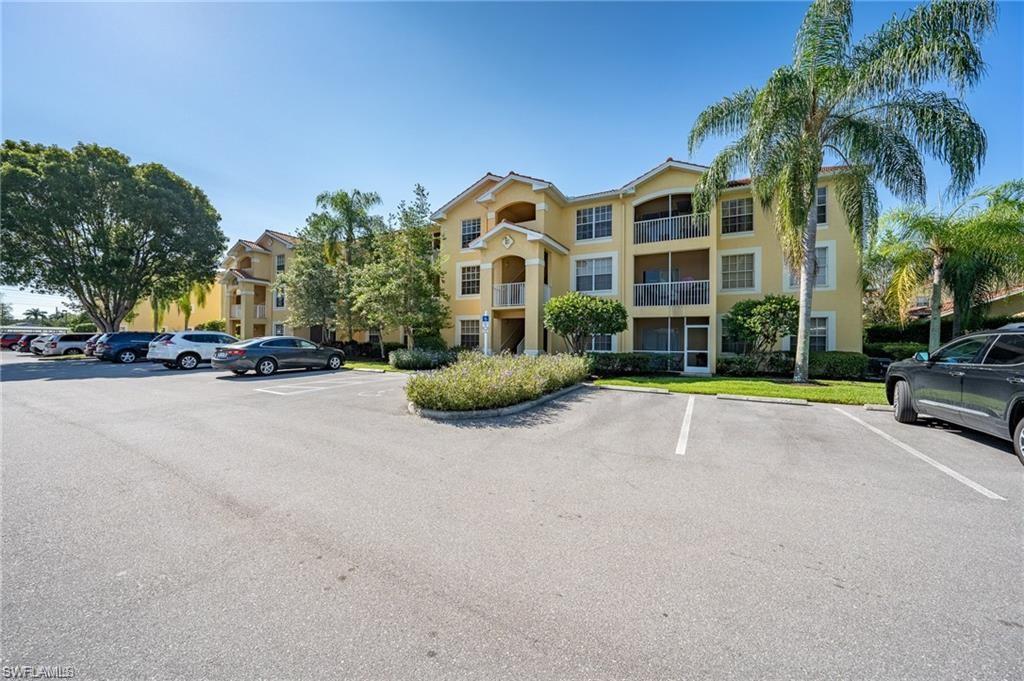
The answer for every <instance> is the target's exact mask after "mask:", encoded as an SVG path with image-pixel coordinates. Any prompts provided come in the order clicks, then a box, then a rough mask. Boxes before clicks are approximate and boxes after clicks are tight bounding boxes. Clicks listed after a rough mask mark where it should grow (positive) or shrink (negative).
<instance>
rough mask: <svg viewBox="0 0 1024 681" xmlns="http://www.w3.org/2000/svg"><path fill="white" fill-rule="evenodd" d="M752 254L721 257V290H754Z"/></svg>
mask: <svg viewBox="0 0 1024 681" xmlns="http://www.w3.org/2000/svg"><path fill="white" fill-rule="evenodd" d="M755 283H756V282H755V277H754V254H753V253H737V254H736V255H723V256H722V290H723V291H744V290H749V289H753V288H755V286H754V285H755Z"/></svg>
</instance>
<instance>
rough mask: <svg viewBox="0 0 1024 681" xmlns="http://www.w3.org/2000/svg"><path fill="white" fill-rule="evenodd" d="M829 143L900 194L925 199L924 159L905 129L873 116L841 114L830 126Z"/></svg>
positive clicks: (892, 190) (888, 187)
mask: <svg viewBox="0 0 1024 681" xmlns="http://www.w3.org/2000/svg"><path fill="white" fill-rule="evenodd" d="M827 134H828V140H829V143H830V144H832V145H834V146H835V147H836V148H837V149H839V150H841V151H842V155H843V157H844V158H845V159H846V160H847V162H849V163H853V164H856V165H866V166H869V167H870V168H871V171H872V173H873V175H874V176H875V177H876V178H878V179H879V180H880V181H881V182H882V184H884V185H885V186H886V188H887V189H889V191H891V192H892V193H893V194H895V195H896V196H898V197H900V198H902V199H905V200H911V201H923V200H924V198H925V191H926V177H925V170H924V161H923V159H922V158H921V154H920V152H919V151H918V148H917V145H916V144H915V143H914V142H913V141H912V140H910V138H908V137H907V136H906V134H905V133H904V132H903V130H902V129H901V128H899V127H897V126H895V125H892V124H891V123H889V122H887V121H885V120H880V119H876V118H873V117H871V116H866V115H862V116H839V117H836V119H835V120H834V121H831V122H830V124H829V128H828V133H827Z"/></svg>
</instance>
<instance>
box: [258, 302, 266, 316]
mask: <svg viewBox="0 0 1024 681" xmlns="http://www.w3.org/2000/svg"><path fill="white" fill-rule="evenodd" d="M266 318H267V306H266V305H265V304H261V305H257V306H256V319H266Z"/></svg>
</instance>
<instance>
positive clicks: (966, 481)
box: [832, 407, 1006, 501]
mask: <svg viewBox="0 0 1024 681" xmlns="http://www.w3.org/2000/svg"><path fill="white" fill-rule="evenodd" d="M832 408H833V409H835V410H836V411H838V412H839V413H840V414H842V415H843V416H846V417H847V418H850V419H852V420H854V421H856V422H857V423H859V424H860V425H862V426H864V427H865V428H867V429H868V430H870V431H871V432H872V433H874V434H875V435H880V436H881V437H883V438H885V439H886V440H888V441H889V442H891V443H892V444H894V445H896V446H897V447H899V448H900V449H902V450H903V451H905V452H907V453H908V454H913V455H914V456H916V457H917V458H919V459H921V461H924V462H925V463H927V464H930V465H932V466H935V467H936V468H938V469H939V470H940V471H942V472H943V473H945V474H946V475H948V476H949V477H951V478H953V479H954V480H956V481H957V482H962V483H963V484H965V485H967V486H968V487H970V488H971V489H973V490H974V491H975V492H978V493H979V494H982V495H984V496H986V497H988V498H989V499H997V500H999V501H1006V499H1005V498H1004V497H1001V496H999V495H998V494H996V493H995V492H993V491H992V490H990V489H989V488H987V487H985V486H983V485H979V484H978V483H976V482H974V481H973V480H971V479H970V478H968V477H966V476H964V475H961V474H960V473H957V472H956V471H955V470H953V469H952V468H950V467H949V466H946V465H945V464H941V463H939V462H938V461H936V460H935V459H933V458H931V457H930V456H927V455H925V454H922V453H921V452H919V451H917V450H916V449H914V448H913V447H911V446H910V445H908V444H906V443H904V442H900V441H899V440H897V439H896V438H894V437H893V436H892V435H889V434H888V433H886V432H885V431H883V430H880V429H878V428H875V427H874V426H873V425H871V424H870V423H865V422H864V421H862V420H861V419H859V418H857V417H856V416H854V415H853V414H851V413H850V412H848V411H846V410H845V409H840V408H839V407H832Z"/></svg>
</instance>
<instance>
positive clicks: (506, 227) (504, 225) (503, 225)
mask: <svg viewBox="0 0 1024 681" xmlns="http://www.w3.org/2000/svg"><path fill="white" fill-rule="evenodd" d="M504 231H510V232H518V233H519V234H523V235H525V236H526V240H527V241H540V242H541V243H544V244H547V245H548V246H551V248H553V249H555V250H556V251H558V252H559V253H561V254H563V255H568V254H569V249H568V248H566V247H565V246H563V245H562V244H560V243H559V242H558V241H556V240H554V239H552V238H551V237H549V236H548V235H547V234H544V233H543V232H537V231H535V230H532V229H527V228H526V227H520V226H519V225H516V224H513V223H511V222H509V221H508V220H502V221H501V222H500V223H498V225H497V226H496V227H495V228H494V229H492V230H491V231H489V232H487V233H486V234H482V235H480V236H478V237H477V238H476V239H473V241H471V242H469V248H483V247H484V246H485V245H486V244H487V242H488V240H490V239H491V238H493V237H495V236H497V235H498V233H499V232H504Z"/></svg>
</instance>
